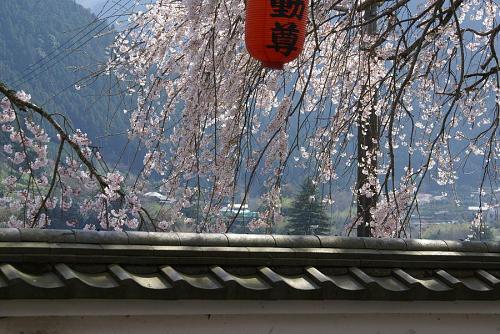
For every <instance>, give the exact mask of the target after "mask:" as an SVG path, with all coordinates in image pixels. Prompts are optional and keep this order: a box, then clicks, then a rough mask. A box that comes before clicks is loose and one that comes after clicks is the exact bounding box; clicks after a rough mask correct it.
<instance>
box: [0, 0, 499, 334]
mask: <svg viewBox="0 0 500 334" xmlns="http://www.w3.org/2000/svg"><path fill="white" fill-rule="evenodd" d="M0 1H1V0H0ZM66 333H68V334H101V333H102V334H114V333H117V334H118V333H119V334H156V333H158V334H160V333H161V334H198V333H200V334H299V333H300V334H323V333H325V334H326V333H328V334H337V333H338V334H350V333H353V334H364V333H369V334H392V333H394V334H421V333H432V334H434V333H436V334H442V333H444V334H446V333H453V334H462V333H463V334H476V333H478V334H480V333H495V334H500V302H497V301H484V302H465V301H455V302H376V301H372V302H369V301H203V300H198V301H196V300H191V301H158V300H157V301H153V300H0V334H66Z"/></svg>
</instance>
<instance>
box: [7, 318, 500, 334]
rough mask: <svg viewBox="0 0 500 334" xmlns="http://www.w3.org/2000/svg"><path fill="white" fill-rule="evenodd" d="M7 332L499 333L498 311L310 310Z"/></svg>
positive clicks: (14, 322)
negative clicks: (354, 312) (358, 312)
mask: <svg viewBox="0 0 500 334" xmlns="http://www.w3.org/2000/svg"><path fill="white" fill-rule="evenodd" d="M0 333H2V334H65V333H70V334H101V333H102V334H115V333H116V334H149V333H155V334H156V333H158V334H160V333H161V334H197V333H203V334H212V333H213V334H322V333H325V334H326V333H328V334H336V333H339V334H350V333H353V334H363V333H370V334H393V333H394V334H421V333H436V334H441V333H453V334H476V333H495V334H498V333H500V318H499V316H498V315H493V314H482V315H481V314H476V315H463V314H442V315H425V314H417V315H411V314H399V315H398V314H386V315H384V314H354V315H342V314H308V315H297V314H294V315H278V314H277V315H259V314H251V315H211V316H208V315H188V316H173V315H167V316H103V317H99V316H83V317H76V316H72V317H6V318H3V319H0Z"/></svg>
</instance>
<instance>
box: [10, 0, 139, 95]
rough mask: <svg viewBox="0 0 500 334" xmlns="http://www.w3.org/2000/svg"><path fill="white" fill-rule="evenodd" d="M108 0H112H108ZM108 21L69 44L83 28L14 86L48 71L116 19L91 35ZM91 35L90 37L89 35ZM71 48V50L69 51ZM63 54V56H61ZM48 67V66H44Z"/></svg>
mask: <svg viewBox="0 0 500 334" xmlns="http://www.w3.org/2000/svg"><path fill="white" fill-rule="evenodd" d="M107 1H108V2H109V1H110V0H107ZM130 2H132V0H128V1H127V2H126V3H125V4H120V7H119V8H118V9H116V10H115V11H114V12H113V13H112V14H111V15H110V16H109V17H112V16H115V15H116V14H117V13H118V12H119V11H120V10H121V9H123V8H124V7H125V6H127V5H128V4H130ZM117 4H119V3H118V2H116V3H115V4H114V5H113V6H111V7H110V8H109V9H108V10H106V11H105V12H104V14H105V13H107V12H108V11H109V10H110V9H111V8H113V7H114V6H116V5H117ZM132 7H134V4H132V6H130V7H128V8H127V9H126V10H129V9H131V8H132ZM97 20H99V19H96V20H94V21H93V22H92V23H90V24H89V25H88V26H87V27H90V26H91V25H92V24H93V23H94V22H96V21H97ZM106 22H107V21H106V20H104V19H101V22H100V23H99V24H98V25H97V26H95V27H94V28H93V29H92V30H90V31H88V32H86V33H85V34H84V35H82V36H80V37H79V38H78V39H76V40H75V41H73V42H72V43H71V44H70V45H68V43H70V42H71V40H73V39H74V38H75V37H77V36H78V35H79V34H80V33H81V32H82V31H83V30H85V29H86V28H84V29H83V30H81V31H80V32H79V33H77V34H76V35H75V36H73V37H72V38H70V39H69V40H68V41H66V42H65V43H64V44H63V45H61V46H59V47H58V48H57V49H55V50H53V52H51V53H50V54H49V55H51V54H54V53H55V52H57V51H59V50H61V49H62V48H63V47H64V46H66V45H68V46H67V47H66V48H65V49H64V50H62V51H61V52H59V53H58V54H56V55H54V56H53V57H50V58H49V59H47V58H48V57H49V55H47V56H46V57H44V58H42V63H43V64H40V61H39V62H38V64H40V65H38V66H36V67H35V68H32V69H31V70H29V71H28V73H26V74H24V75H22V76H21V77H20V78H19V79H17V80H15V81H14V83H13V84H12V85H13V86H20V85H22V84H24V83H26V82H28V81H30V80H31V79H33V78H34V77H35V76H38V75H40V74H41V73H43V72H46V71H47V70H49V69H51V68H52V67H54V66H55V65H56V64H57V63H58V62H59V61H62V60H64V59H66V58H67V57H68V56H69V55H71V54H72V53H73V52H75V50H78V49H80V48H81V47H82V46H83V45H85V44H87V43H88V42H89V41H91V40H92V39H93V38H94V37H95V36H97V35H99V34H100V33H102V32H103V31H105V30H106V29H108V28H109V27H110V26H112V25H113V23H114V21H111V22H109V23H108V24H106V25H105V26H104V27H103V28H102V29H100V30H99V31H97V32H96V33H94V34H92V35H90V34H91V33H93V32H94V31H95V30H96V29H98V28H99V27H101V26H102V25H103V24H104V23H106ZM89 36H90V37H89ZM86 37H88V38H87V39H85V38H86ZM83 39H85V40H84V41H83V42H82V43H80V44H79V45H77V46H76V47H74V46H75V45H76V44H77V43H79V42H81V41H82V40H83ZM68 50H69V51H68ZM61 56H62V58H61ZM44 67H46V68H44Z"/></svg>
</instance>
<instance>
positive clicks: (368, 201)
mask: <svg viewBox="0 0 500 334" xmlns="http://www.w3.org/2000/svg"><path fill="white" fill-rule="evenodd" d="M372 2H373V4H371V5H369V6H368V7H367V8H366V9H365V11H364V20H365V22H368V23H367V24H366V26H365V27H364V29H365V31H366V34H367V35H369V36H373V35H375V34H376V33H377V22H376V20H374V21H373V22H370V21H371V20H372V19H373V18H375V17H376V15H377V7H378V5H377V1H372ZM374 52H375V51H374V50H370V51H369V54H368V57H367V59H366V60H365V61H366V62H369V61H370V59H371V58H372V57H373V53H374ZM363 66H367V65H366V64H363ZM368 89H370V88H368ZM364 91H365V92H366V90H364ZM376 101H377V96H373V97H372V102H371V104H370V105H371V106H374V105H375V103H376ZM359 105H360V109H359V114H358V154H357V159H358V169H357V181H356V199H357V214H356V221H357V222H358V226H357V236H358V237H370V236H371V226H370V222H371V220H372V216H371V213H370V209H371V208H375V207H376V205H377V198H378V196H377V194H378V193H377V189H376V186H375V185H373V184H371V185H370V192H371V193H373V194H374V195H373V196H366V195H365V194H364V193H363V191H362V187H363V185H365V184H367V183H368V182H369V179H370V178H372V179H373V177H375V178H376V177H377V155H376V152H377V151H378V145H379V129H378V128H379V119H378V116H377V115H376V114H375V108H373V107H372V108H371V109H370V110H369V115H368V117H363V106H362V105H361V102H360V104H359Z"/></svg>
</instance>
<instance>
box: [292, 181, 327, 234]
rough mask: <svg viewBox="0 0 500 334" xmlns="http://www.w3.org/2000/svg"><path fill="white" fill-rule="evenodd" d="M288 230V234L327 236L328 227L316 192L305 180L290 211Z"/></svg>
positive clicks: (312, 184) (310, 182)
mask: <svg viewBox="0 0 500 334" xmlns="http://www.w3.org/2000/svg"><path fill="white" fill-rule="evenodd" d="M288 229H289V233H290V234H295V235H306V234H329V232H330V225H329V223H328V217H327V215H326V213H325V210H324V207H323V204H322V203H321V199H320V197H319V193H318V190H317V188H316V186H315V185H314V183H313V182H312V180H311V179H310V178H306V179H305V180H304V183H303V184H302V186H301V190H300V192H299V193H298V194H297V195H296V196H295V199H294V200H293V206H292V208H291V209H290V214H289V223H288Z"/></svg>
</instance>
